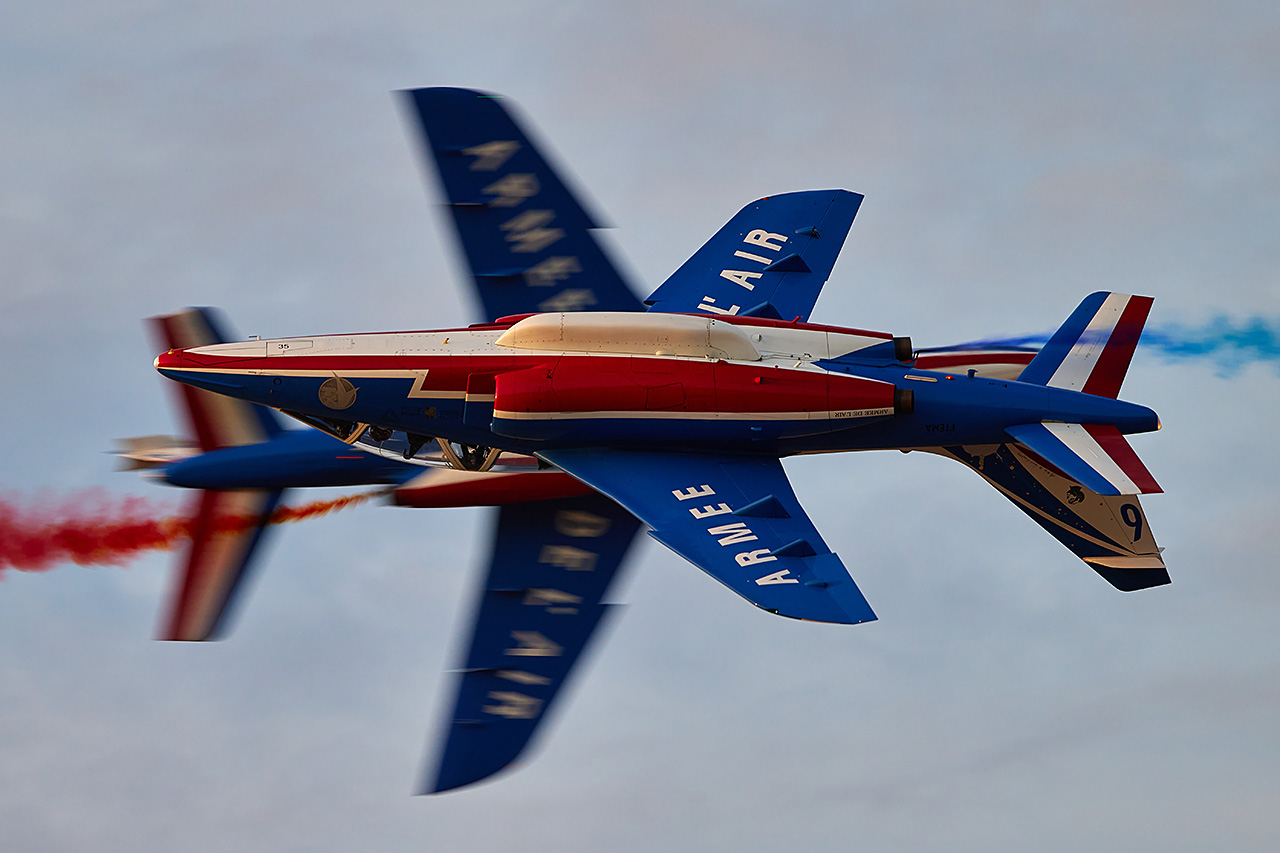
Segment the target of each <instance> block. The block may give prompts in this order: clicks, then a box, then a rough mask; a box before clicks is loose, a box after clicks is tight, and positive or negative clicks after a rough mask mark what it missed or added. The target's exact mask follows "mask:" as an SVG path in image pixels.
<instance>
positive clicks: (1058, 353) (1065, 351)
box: [1019, 292, 1154, 398]
mask: <svg viewBox="0 0 1280 853" xmlns="http://www.w3.org/2000/svg"><path fill="white" fill-rule="evenodd" d="M1153 301H1154V300H1153V299H1152V298H1151V297H1149V296H1129V295H1127V294H1124V293H1104V292H1099V293H1093V294H1090V295H1089V296H1088V297H1086V298H1085V300H1084V301H1083V302H1081V303H1080V306H1079V307H1078V308H1076V310H1075V311H1074V312H1072V314H1071V316H1070V317H1068V318H1067V322H1065V323H1064V324H1063V325H1062V328H1060V329H1058V331H1057V332H1055V333H1054V335H1053V337H1052V338H1050V339H1049V342H1048V343H1047V344H1045V346H1044V349H1043V350H1041V351H1040V354H1039V355H1037V356H1036V357H1035V359H1033V360H1032V362H1031V363H1030V364H1029V365H1027V368H1026V370H1024V371H1023V372H1022V375H1021V376H1020V377H1019V379H1021V380H1022V381H1023V382H1032V383H1036V384H1039V385H1050V386H1052V387H1054V388H1066V389H1068V390H1071V391H1083V392H1085V393H1086V394H1097V395H1098V396H1102V397H1111V398H1115V397H1116V396H1117V395H1118V394H1119V393H1120V385H1121V384H1122V383H1123V382H1124V376H1125V373H1126V372H1128V370H1129V362H1130V361H1131V360H1132V359H1133V351H1134V348H1135V347H1137V345H1138V338H1140V337H1141V336H1142V327H1143V325H1144V324H1145V323H1146V321H1147V314H1148V313H1150V311H1151V303H1152V302H1153Z"/></svg>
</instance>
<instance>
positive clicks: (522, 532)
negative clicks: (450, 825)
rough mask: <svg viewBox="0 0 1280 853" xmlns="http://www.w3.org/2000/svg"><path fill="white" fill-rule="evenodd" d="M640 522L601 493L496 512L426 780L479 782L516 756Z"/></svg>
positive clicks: (576, 651)
mask: <svg viewBox="0 0 1280 853" xmlns="http://www.w3.org/2000/svg"><path fill="white" fill-rule="evenodd" d="M639 527H640V523H639V522H638V521H637V520H636V519H635V518H634V517H633V516H632V515H631V514H630V513H628V512H627V511H626V510H624V509H622V508H621V507H620V506H618V505H617V504H616V503H614V502H613V501H611V500H609V499H608V498H605V497H602V496H601V495H594V494H593V495H586V496H582V497H576V498H564V499H561V500H553V501H541V502H539V503H531V504H513V505H509V506H504V507H502V510H501V512H500V514H499V516H498V523H497V528H496V530H495V535H494V550H493V556H492V559H491V560H490V563H489V574H488V577H486V579H485V582H484V587H483V589H482V591H481V593H480V601H479V605H478V607H477V612H476V616H475V619H474V620H473V625H474V627H473V631H472V635H471V639H470V641H469V643H468V648H467V653H466V659H465V661H464V662H463V668H462V670H461V673H460V674H459V676H458V679H457V683H456V684H457V686H456V690H455V700H454V705H453V710H452V712H451V713H450V715H449V718H448V720H447V723H446V736H445V743H444V748H443V750H442V753H441V755H440V759H439V764H438V766H437V769H436V772H435V776H434V779H431V780H428V783H427V785H426V786H425V789H424V790H423V793H438V792H441V791H448V790H450V789H453V788H459V787H462V786H463V785H470V784H472V783H474V782H479V781H480V780H482V779H485V778H487V777H489V776H491V775H493V774H494V773H497V772H498V771H499V770H501V769H503V768H504V767H506V766H508V765H509V764H511V763H512V762H513V761H515V760H516V758H517V757H518V756H519V755H520V754H521V753H522V752H523V751H524V749H525V747H526V745H527V744H528V743H529V739H530V738H531V737H532V736H533V734H534V732H535V731H536V730H537V728H538V726H539V724H540V723H541V722H542V720H543V719H544V717H545V716H546V713H547V709H548V708H549V707H550V706H551V704H552V702H553V701H554V700H555V698H556V696H557V695H559V692H560V688H561V687H562V686H563V685H564V682H565V680H566V679H567V678H568V676H569V674H570V673H571V671H572V670H573V666H574V664H575V663H576V662H577V660H578V659H579V657H580V656H581V655H582V650H583V648H584V647H585V646H586V644H587V641H588V640H589V639H590V638H591V635H592V633H593V632H594V631H595V630H596V627H597V626H598V625H599V624H600V621H601V620H602V619H603V618H604V617H605V614H606V613H607V612H608V610H609V609H610V607H611V605H608V604H604V603H602V599H603V598H604V594H605V591H606V590H607V589H608V587H609V582H610V581H611V580H612V579H613V577H614V575H615V574H616V573H617V571H618V567H619V565H620V564H621V562H622V560H623V558H624V557H625V556H626V553H627V549H628V548H629V547H630V546H631V542H632V541H633V540H634V538H635V534H636V531H637V530H638V529H639Z"/></svg>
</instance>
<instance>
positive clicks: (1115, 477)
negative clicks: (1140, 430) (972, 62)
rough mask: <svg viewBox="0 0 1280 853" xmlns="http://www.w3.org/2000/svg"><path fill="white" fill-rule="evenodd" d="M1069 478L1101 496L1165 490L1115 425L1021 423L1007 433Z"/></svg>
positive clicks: (1154, 492)
mask: <svg viewBox="0 0 1280 853" xmlns="http://www.w3.org/2000/svg"><path fill="white" fill-rule="evenodd" d="M1005 432H1006V433H1008V434H1009V436H1010V437H1011V438H1012V439H1013V440H1014V441H1016V442H1018V443H1019V444H1021V445H1023V446H1024V447H1027V448H1028V449H1030V450H1031V451H1033V452H1034V453H1036V454H1037V455H1038V456H1040V457H1041V458H1043V459H1044V460H1045V461H1046V462H1048V463H1049V464H1051V465H1053V466H1054V467H1055V468H1057V469H1059V470H1060V471H1062V472H1063V473H1064V474H1066V475H1067V476H1068V477H1070V478H1072V479H1073V480H1075V481H1076V482H1077V483H1080V484H1081V485H1082V486H1085V487H1086V488H1088V489H1091V490H1093V491H1095V492H1097V493H1098V494H1100V495H1147V494H1157V493H1159V492H1163V491H1164V490H1163V489H1161V488H1160V485H1159V484H1158V483H1157V482H1156V480H1155V478H1154V477H1152V476H1151V472H1150V471H1148V470H1147V466H1145V465H1143V464H1142V460H1141V459H1139V458H1138V454H1136V453H1134V452H1133V448H1132V447H1130V446H1129V442H1128V441H1126V440H1125V437H1124V436H1123V435H1121V434H1120V431H1119V430H1117V429H1116V428H1115V427H1113V426H1105V425H1094V424H1088V425H1086V424H1063V423H1041V424H1020V425H1018V426H1012V427H1009V428H1007V429H1006V430H1005Z"/></svg>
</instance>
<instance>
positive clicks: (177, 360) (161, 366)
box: [153, 350, 182, 373]
mask: <svg viewBox="0 0 1280 853" xmlns="http://www.w3.org/2000/svg"><path fill="white" fill-rule="evenodd" d="M153 364H154V366H155V369H156V370H158V371H160V372H161V373H163V372H164V371H165V369H174V368H178V367H181V366H182V354H181V351H180V350H169V351H168V352H162V353H160V354H159V355H158V356H156V360H155V362H154V363H153Z"/></svg>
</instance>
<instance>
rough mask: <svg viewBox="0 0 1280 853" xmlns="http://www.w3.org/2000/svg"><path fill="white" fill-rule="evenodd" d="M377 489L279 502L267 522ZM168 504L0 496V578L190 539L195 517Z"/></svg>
mask: <svg viewBox="0 0 1280 853" xmlns="http://www.w3.org/2000/svg"><path fill="white" fill-rule="evenodd" d="M381 494H382V492H380V491H373V492H364V493H362V494H357V495H347V496H346V497H341V498H335V499H334V500H328V501H315V502H313V503H309V504H304V505H302V506H281V507H278V508H277V509H276V511H275V513H273V514H272V516H271V522H270V523H271V524H284V523H287V522H293V521H302V520H303V519H307V518H314V517H315V516H317V515H324V514H325V513H327V512H333V511H335V510H340V509H345V508H347V507H349V506H355V505H356V504H360V503H364V502H365V501H367V500H369V499H370V498H372V497H376V496H378V495H381ZM168 512H172V508H170V507H164V508H160V507H156V506H155V505H153V504H150V503H148V502H147V501H145V500H143V499H142V498H136V497H125V498H119V499H115V500H114V501H113V499H111V498H109V497H108V496H107V495H105V494H103V493H101V492H98V491H91V492H85V493H83V494H79V495H75V496H72V497H70V498H67V499H65V500H63V501H62V502H61V503H60V504H58V505H56V506H39V505H37V506H35V507H33V508H31V509H27V510H22V509H20V508H19V507H18V506H17V505H16V504H15V503H14V502H13V501H11V500H0V578H3V577H4V570H5V569H8V568H13V569H17V570H18V571H21V572H43V571H48V570H49V569H51V568H53V567H54V566H56V565H58V564H59V563H64V562H72V563H76V564H78V565H81V566H118V565H121V564H123V563H126V562H128V561H129V560H131V559H133V558H134V557H136V556H137V555H138V554H141V553H143V552H144V551H167V550H169V549H171V548H173V547H174V546H176V545H177V544H178V543H180V542H182V541H183V540H185V539H189V538H190V537H191V530H192V527H193V525H194V524H195V517H194V516H184V515H171V516H168V517H166V516H165V513H168ZM255 523H256V519H255V518H254V517H253V516H224V517H223V518H221V519H219V524H218V529H219V531H222V532H229V533H230V532H237V531H241V530H247V529H249V528H251V527H253V526H254V524H255Z"/></svg>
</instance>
